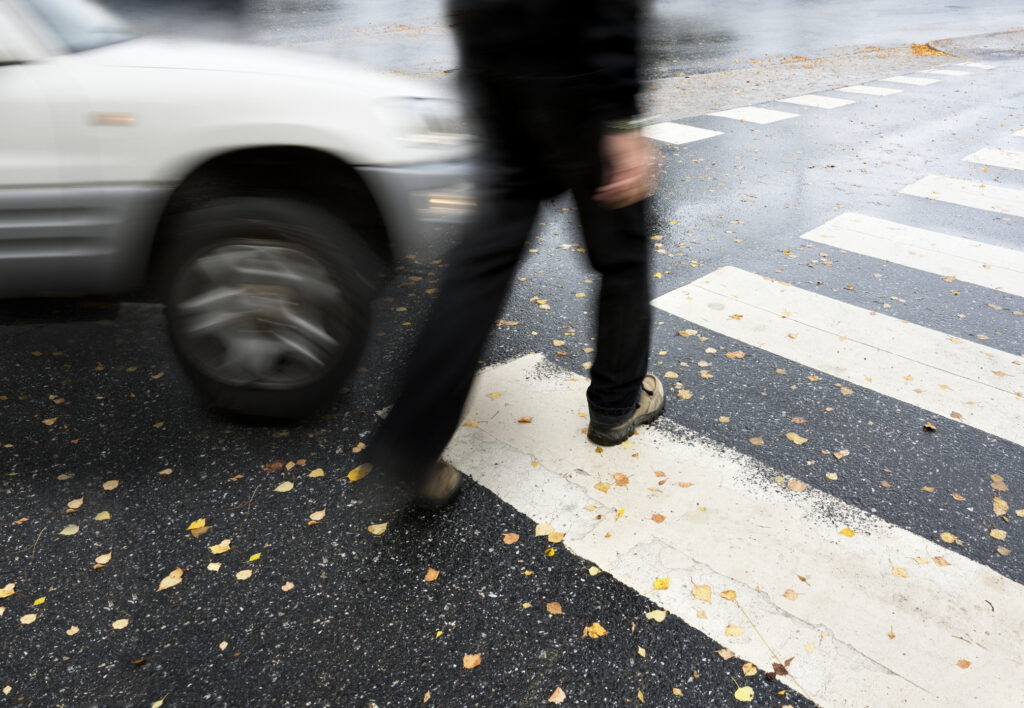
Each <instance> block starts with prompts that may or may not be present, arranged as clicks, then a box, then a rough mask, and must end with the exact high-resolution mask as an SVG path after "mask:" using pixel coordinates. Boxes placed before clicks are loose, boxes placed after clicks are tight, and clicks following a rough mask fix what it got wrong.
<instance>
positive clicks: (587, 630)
mask: <svg viewBox="0 0 1024 708" xmlns="http://www.w3.org/2000/svg"><path fill="white" fill-rule="evenodd" d="M606 634H608V630H607V629H605V628H604V627H602V626H601V623H600V622H594V624H591V625H588V626H586V627H584V628H583V636H584V637H590V638H591V639H597V638H599V637H603V636H604V635H606Z"/></svg>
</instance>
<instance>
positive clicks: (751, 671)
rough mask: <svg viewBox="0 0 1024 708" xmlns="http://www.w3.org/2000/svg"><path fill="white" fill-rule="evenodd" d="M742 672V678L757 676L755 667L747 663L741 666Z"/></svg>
mask: <svg viewBox="0 0 1024 708" xmlns="http://www.w3.org/2000/svg"><path fill="white" fill-rule="evenodd" d="M742 670H743V675H744V676H755V675H756V674H757V667H756V666H754V665H753V664H751V663H750V662H749V661H748V662H747V663H745V664H744V665H743V666H742Z"/></svg>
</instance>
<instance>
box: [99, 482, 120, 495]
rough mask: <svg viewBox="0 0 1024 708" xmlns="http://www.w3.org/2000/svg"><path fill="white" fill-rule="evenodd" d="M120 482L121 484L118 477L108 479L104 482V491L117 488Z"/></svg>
mask: <svg viewBox="0 0 1024 708" xmlns="http://www.w3.org/2000/svg"><path fill="white" fill-rule="evenodd" d="M119 484H121V482H120V481H118V480H116V479H108V480H107V481H106V482H104V483H103V489H104V491H107V492H112V491H114V490H115V489H117V485H119Z"/></svg>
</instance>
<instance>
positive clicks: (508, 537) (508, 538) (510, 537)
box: [501, 533, 519, 546]
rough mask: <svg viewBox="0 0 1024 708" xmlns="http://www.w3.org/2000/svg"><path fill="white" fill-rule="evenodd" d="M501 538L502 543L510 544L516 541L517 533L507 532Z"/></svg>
mask: <svg viewBox="0 0 1024 708" xmlns="http://www.w3.org/2000/svg"><path fill="white" fill-rule="evenodd" d="M501 540H502V543H504V544H505V545H506V546H511V545H512V544H513V543H515V542H516V541H518V540H519V534H517V533H507V534H505V535H504V536H502V537H501Z"/></svg>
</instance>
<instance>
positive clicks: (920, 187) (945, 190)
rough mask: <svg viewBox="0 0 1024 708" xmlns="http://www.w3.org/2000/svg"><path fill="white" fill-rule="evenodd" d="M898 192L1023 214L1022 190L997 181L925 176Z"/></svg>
mask: <svg viewBox="0 0 1024 708" xmlns="http://www.w3.org/2000/svg"><path fill="white" fill-rule="evenodd" d="M900 191H901V192H902V193H903V194H911V195H913V196H915V197H925V198H926V199H935V200H938V201H940V202H950V203H952V204H959V205H960V206H966V207H971V208H972V209H985V210H987V211H995V212H999V213H1000V214H1012V215H1013V216H1024V191H1022V190H1020V189H1010V188H1009V187H1003V186H1000V185H997V184H981V183H979V182H971V181H970V180H966V179H956V178H954V177H943V176H941V175H928V176H927V177H923V178H922V179H919V180H918V181H916V182H914V183H913V184H911V185H908V186H906V187H904V188H903V189H901V190H900Z"/></svg>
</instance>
